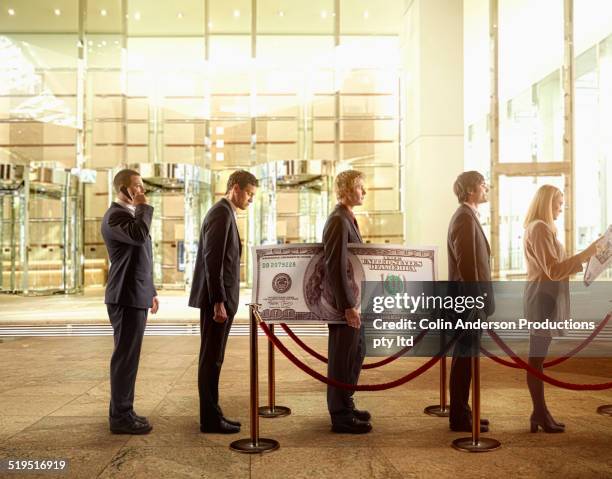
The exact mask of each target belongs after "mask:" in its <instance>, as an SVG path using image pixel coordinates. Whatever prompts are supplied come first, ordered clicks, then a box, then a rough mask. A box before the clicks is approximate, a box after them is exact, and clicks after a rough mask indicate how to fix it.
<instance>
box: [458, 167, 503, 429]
mask: <svg viewBox="0 0 612 479" xmlns="http://www.w3.org/2000/svg"><path fill="white" fill-rule="evenodd" d="M453 191H454V193H455V195H456V196H457V201H458V202H459V207H458V208H457V211H455V214H454V215H453V217H452V218H451V221H450V224H449V226H448V239H447V249H448V280H449V281H450V282H453V283H455V284H454V286H455V287H456V288H457V289H458V290H461V293H462V294H465V295H468V296H472V297H476V296H480V295H484V296H485V297H486V301H485V308H484V311H482V313H483V314H484V315H486V316H490V315H492V314H493V313H494V311H495V303H494V298H493V290H492V287H491V264H490V258H491V248H490V247H489V242H488V241H487V237H486V236H485V234H484V231H483V229H482V226H481V224H480V214H479V213H478V205H480V204H483V203H486V202H487V201H488V193H489V188H488V186H487V184H486V182H485V179H484V176H482V175H481V174H480V173H478V172H477V171H466V172H464V173H461V174H460V175H459V176H458V177H457V179H456V180H455V184H454V185H453ZM460 283H461V284H460ZM462 283H467V284H462ZM482 319H486V318H482ZM480 334H481V331H469V332H465V333H464V334H463V336H461V337H460V338H459V340H458V341H457V344H456V345H455V348H454V351H453V361H452V363H451V372H450V380H449V383H450V411H449V421H450V428H451V430H453V431H463V432H471V431H472V411H471V409H470V406H469V405H468V399H469V396H470V382H471V381H472V373H471V356H472V355H475V354H480V352H479V351H477V350H475V347H474V346H475V345H477V344H478V336H476V335H480ZM488 430H489V421H488V420H487V419H481V420H480V431H481V432H487V431H488Z"/></svg>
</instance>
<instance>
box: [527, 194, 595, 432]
mask: <svg viewBox="0 0 612 479" xmlns="http://www.w3.org/2000/svg"><path fill="white" fill-rule="evenodd" d="M562 207H563V193H562V192H561V191H560V190H559V189H558V188H555V187H554V186H551V185H543V186H541V187H540V188H539V189H538V191H537V192H536V195H535V197H534V198H533V200H532V201H531V205H530V206H529V210H528V212H527V217H526V218H525V224H524V226H525V238H524V247H525V260H526V262H527V286H526V287H525V296H524V300H523V301H524V309H525V317H526V318H527V320H529V321H544V320H546V319H550V320H551V321H563V320H566V319H569V313H570V308H569V277H570V276H571V275H573V274H575V273H578V272H580V271H582V263H584V262H586V261H588V259H589V258H590V257H591V256H593V255H594V254H595V253H596V252H597V241H599V240H597V241H595V242H594V243H592V244H591V245H590V246H589V247H588V248H587V249H585V250H584V251H582V252H581V253H578V254H576V255H574V256H571V257H569V258H568V257H567V256H566V254H565V249H564V247H563V245H562V244H561V243H560V242H559V240H558V239H557V228H556V227H555V224H554V221H555V220H556V219H557V218H558V217H559V215H560V214H561V211H562ZM553 335H554V336H559V335H563V331H561V330H541V329H538V330H532V331H531V335H530V341H529V364H530V365H531V366H533V367H534V368H535V369H538V370H539V371H542V370H543V367H542V366H543V363H544V359H545V357H546V354H547V353H548V347H549V346H550V342H551V340H552V336H553ZM527 386H528V388H529V393H530V394H531V399H532V401H533V413H532V414H531V419H530V421H531V432H537V430H538V427H541V428H542V429H543V430H544V432H563V431H565V425H564V424H563V423H559V422H556V421H555V420H554V419H553V417H552V415H551V414H550V412H549V411H548V408H547V407H546V401H545V400H544V383H543V382H542V380H540V379H538V378H537V377H535V376H533V375H531V374H529V373H527Z"/></svg>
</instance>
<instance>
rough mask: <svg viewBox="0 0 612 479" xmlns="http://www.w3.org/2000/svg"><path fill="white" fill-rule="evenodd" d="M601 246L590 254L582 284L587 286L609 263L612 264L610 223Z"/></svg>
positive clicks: (611, 227) (611, 228)
mask: <svg viewBox="0 0 612 479" xmlns="http://www.w3.org/2000/svg"><path fill="white" fill-rule="evenodd" d="M601 241H602V245H601V247H598V251H597V253H596V254H595V255H593V256H591V259H590V260H589V264H588V265H587V268H586V271H585V272H584V284H586V285H587V286H589V285H590V284H591V283H592V282H593V281H595V280H596V279H597V278H598V276H599V275H600V274H601V273H602V272H603V271H604V270H605V269H606V268H607V267H608V266H610V265H612V225H610V226H609V227H608V230H607V231H606V234H605V235H604V237H603V239H602V240H601Z"/></svg>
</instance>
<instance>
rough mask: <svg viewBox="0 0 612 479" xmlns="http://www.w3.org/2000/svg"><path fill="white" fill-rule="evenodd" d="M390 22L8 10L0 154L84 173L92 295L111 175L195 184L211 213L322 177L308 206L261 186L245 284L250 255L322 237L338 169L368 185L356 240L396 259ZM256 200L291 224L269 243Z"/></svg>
mask: <svg viewBox="0 0 612 479" xmlns="http://www.w3.org/2000/svg"><path fill="white" fill-rule="evenodd" d="M402 9H403V1H402V0H389V1H387V2H386V3H385V8H384V9H381V8H376V9H374V8H372V5H371V2H369V1H366V0H351V1H348V0H314V1H310V2H286V1H283V0H257V1H252V0H235V1H233V2H226V1H223V0H177V1H175V2H147V1H145V0H104V1H103V0H62V1H60V2H57V5H51V4H49V3H48V2H46V1H43V0H20V1H19V2H16V4H15V5H14V6H13V7H10V9H9V8H8V7H7V8H4V7H2V10H0V56H1V58H2V59H3V61H1V62H0V80H2V81H1V82H0V84H1V86H0V88H1V89H2V91H0V147H1V148H3V151H4V154H5V155H6V156H7V158H8V157H10V162H14V161H15V160H14V159H15V158H20V159H21V160H20V161H22V162H23V163H25V164H32V163H36V162H44V163H45V164H46V163H49V162H51V163H52V165H51V166H54V167H60V168H75V167H77V168H85V169H88V170H93V171H96V172H97V175H96V176H95V183H93V184H88V185H86V186H85V187H84V191H85V195H84V201H83V204H84V215H85V218H84V220H85V221H84V225H85V226H84V231H85V248H84V256H85V281H86V284H89V285H92V284H93V285H102V284H103V283H104V281H105V272H106V266H107V265H106V255H105V250H104V245H103V241H102V239H101V237H100V233H99V230H100V221H101V218H102V215H103V213H104V211H105V209H106V208H107V206H108V202H109V200H111V199H112V197H113V192H112V188H110V187H109V185H110V180H111V179H112V173H113V171H114V170H115V169H116V168H117V167H120V166H126V165H130V164H143V163H163V164H173V165H185V164H187V165H194V166H196V167H200V168H204V169H205V170H206V171H208V172H210V174H211V179H212V200H213V201H214V200H216V199H219V198H220V197H221V196H222V195H223V194H225V183H226V181H227V177H228V176H229V174H230V173H231V172H232V171H233V170H235V169H237V168H247V169H251V170H252V171H273V170H274V168H275V167H274V165H276V164H278V162H279V161H280V162H295V161H298V162H300V161H306V162H310V161H315V162H319V163H317V164H320V162H323V163H324V164H328V165H331V166H330V168H329V172H328V173H327V176H326V178H322V179H321V181H319V180H317V181H315V183H313V184H316V185H315V186H316V188H314V190H312V191H315V193H316V194H315V195H314V196H313V198H315V197H316V201H314V200H313V201H310V200H308V201H306V202H305V201H303V198H302V197H303V196H304V195H303V192H301V193H300V192H298V190H295V191H294V189H292V188H291V187H290V186H289V187H286V186H287V185H284V186H283V187H281V188H276V186H275V185H272V186H270V185H269V181H270V180H271V179H270V178H267V180H266V183H265V185H266V188H262V190H263V189H266V195H267V196H266V200H265V201H264V202H263V204H262V205H260V207H259V208H257V212H255V209H256V208H254V209H252V210H249V211H247V212H244V213H240V214H239V217H238V224H239V229H240V234H241V237H242V239H243V242H244V246H245V248H244V249H243V251H245V254H244V257H243V261H244V263H243V273H242V280H243V281H245V282H247V281H248V279H249V278H248V262H249V254H250V248H249V246H251V245H253V244H259V243H261V242H263V241H266V242H277V241H306V240H308V241H312V240H313V238H312V237H311V236H312V235H311V234H310V233H309V235H308V238H306V237H304V238H302V237H301V235H298V236H296V237H290V235H288V234H287V232H288V231H291V232H293V231H296V230H297V231H301V230H302V229H303V230H304V231H313V232H315V233H314V234H316V232H317V231H319V230H320V227H319V226H316V225H319V223H321V221H324V219H325V216H326V214H327V209H328V207H329V204H330V203H333V194H329V180H330V177H333V175H334V174H335V173H336V172H338V171H341V170H343V169H346V168H359V169H361V170H363V171H364V173H365V174H366V177H367V181H366V183H367V186H368V190H369V193H368V195H367V198H366V205H365V207H364V208H362V209H361V210H360V212H359V214H360V223H361V225H362V231H363V234H364V237H365V240H366V241H369V242H393V243H402V242H403V228H402V224H403V216H402V212H401V207H400V201H399V194H400V193H399V190H400V187H401V184H400V165H401V164H402V158H401V155H400V151H401V148H400V145H399V136H400V134H399V132H400V131H401V126H400V124H401V118H400V112H399V105H400V104H401V102H400V94H401V88H400V78H401V75H400V70H399V63H400V58H399V39H398V38H399V32H400V21H401V14H402ZM381 51H384V52H385V54H384V55H381V54H380V53H381ZM306 169H308V168H306ZM273 181H277V179H273ZM321 182H322V183H321ZM319 183H321V184H324V188H323V190H324V191H325V194H324V195H323V196H321V195H320V194H319V193H317V192H318V191H319V190H320V188H319V187H318V186H317V185H319ZM302 189H303V188H302ZM302 189H300V190H299V191H302ZM269 191H273V193H274V195H273V201H274V202H275V203H277V204H278V203H282V204H283V205H284V207H286V208H289V210H288V211H284V210H283V211H282V212H280V213H279V212H278V211H277V210H276V209H274V211H273V213H274V214H275V215H277V214H284V215H285V217H284V219H283V218H280V217H277V218H276V223H277V225H276V226H277V227H276V230H275V228H271V227H270V225H268V224H267V222H268V220H269V218H270V214H269V212H268V211H265V210H266V209H268V208H269V205H270V201H271V200H270V197H269V195H268V192H269ZM308 191H310V190H308ZM312 191H310V193H308V195H307V196H308V198H310V197H311V196H312V195H311V193H312ZM291 195H293V196H295V197H296V198H301V199H300V200H299V201H292V198H293V196H291ZM296 195H297V196H296ZM320 198H324V203H325V204H324V205H323V206H321V202H320ZM311 199H312V198H311ZM177 204H181V205H182V202H181V201H179V200H177ZM266 205H267V206H266ZM177 208H178V207H177ZM286 208H285V209H286ZM292 208H293V209H292ZM304 208H306V209H309V208H310V209H311V210H313V211H310V212H309V215H307V217H309V218H313V219H312V221H313V222H314V223H315V224H316V225H315V226H312V225H311V226H312V227H307V226H308V225H305V224H304V225H301V226H300V225H298V226H296V228H297V229H296V228H293V226H292V224H290V223H288V222H287V221H289V218H292V217H295V220H296V221H302V223H303V222H304V218H305V216H304V214H303V210H304ZM181 211H182V210H181V209H180V208H178V209H177V211H175V212H172V211H169V210H168V207H166V208H165V210H164V215H169V216H171V217H174V216H176V215H179V216H180V215H181V214H182V213H181ZM261 218H265V219H266V225H265V226H264V225H261V224H257V222H258V221H260V220H261ZM300 218H301V220H300ZM160 231H161V230H160ZM264 232H265V233H264ZM315 239H316V240H319V239H320V238H315ZM155 240H156V239H155V238H154V241H155ZM159 241H161V242H163V241H165V240H164V239H163V238H161V237H160V238H159ZM166 273H167V276H168V275H170V273H171V272H170V271H167V272H166ZM168 277H170V276H168Z"/></svg>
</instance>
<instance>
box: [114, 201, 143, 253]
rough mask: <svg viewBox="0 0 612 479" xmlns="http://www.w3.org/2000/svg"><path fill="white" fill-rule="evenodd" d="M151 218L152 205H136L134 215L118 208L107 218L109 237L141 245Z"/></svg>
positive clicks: (121, 241)
mask: <svg viewBox="0 0 612 479" xmlns="http://www.w3.org/2000/svg"><path fill="white" fill-rule="evenodd" d="M152 218H153V207H152V206H150V205H138V206H137V207H136V214H135V216H132V215H131V214H130V212H129V211H125V210H123V209H119V208H118V209H117V210H116V211H114V212H113V213H112V214H111V215H110V216H109V218H108V226H109V228H110V232H111V237H112V239H113V240H115V241H119V242H120V243H127V244H130V245H134V246H141V245H143V244H145V242H146V241H147V238H148V237H149V230H150V229H151V220H152Z"/></svg>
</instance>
